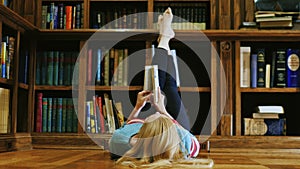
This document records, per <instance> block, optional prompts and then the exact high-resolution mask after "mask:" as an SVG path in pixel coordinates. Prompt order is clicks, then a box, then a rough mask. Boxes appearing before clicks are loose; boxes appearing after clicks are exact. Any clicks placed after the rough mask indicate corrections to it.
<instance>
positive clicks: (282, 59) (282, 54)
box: [275, 49, 286, 87]
mask: <svg viewBox="0 0 300 169" xmlns="http://www.w3.org/2000/svg"><path fill="white" fill-rule="evenodd" d="M275 83H276V85H275V86H276V87H285V86H286V50H285V49H278V50H277V51H276V61H275Z"/></svg>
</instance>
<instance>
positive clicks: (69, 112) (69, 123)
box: [66, 98, 73, 133]
mask: <svg viewBox="0 0 300 169" xmlns="http://www.w3.org/2000/svg"><path fill="white" fill-rule="evenodd" d="M72 104H73V103H72V98H67V122H66V130H67V132H68V133H71V132H72V127H73V126H72V124H73V123H72V121H73V115H72V114H73V112H72Z"/></svg>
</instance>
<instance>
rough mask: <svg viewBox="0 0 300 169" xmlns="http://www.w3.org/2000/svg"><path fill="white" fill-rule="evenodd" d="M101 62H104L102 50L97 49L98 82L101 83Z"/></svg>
mask: <svg viewBox="0 0 300 169" xmlns="http://www.w3.org/2000/svg"><path fill="white" fill-rule="evenodd" d="M101 62H102V50H101V49H97V78H96V84H97V85H101V77H102V75H101V73H102V71H101Z"/></svg>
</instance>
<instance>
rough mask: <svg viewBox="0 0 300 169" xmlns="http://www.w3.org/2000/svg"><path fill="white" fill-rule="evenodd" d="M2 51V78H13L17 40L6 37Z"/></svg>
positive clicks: (2, 44)
mask: <svg viewBox="0 0 300 169" xmlns="http://www.w3.org/2000/svg"><path fill="white" fill-rule="evenodd" d="M0 42H1V49H0V63H1V66H0V77H1V78H6V79H12V78H13V60H14V53H15V38H14V37H12V36H4V37H3V38H2V41H0Z"/></svg>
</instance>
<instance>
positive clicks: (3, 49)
mask: <svg viewBox="0 0 300 169" xmlns="http://www.w3.org/2000/svg"><path fill="white" fill-rule="evenodd" d="M6 50H7V48H6V42H2V43H1V72H2V74H1V77H2V78H5V77H6V68H5V66H6V65H5V60H6V56H7V51H6Z"/></svg>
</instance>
